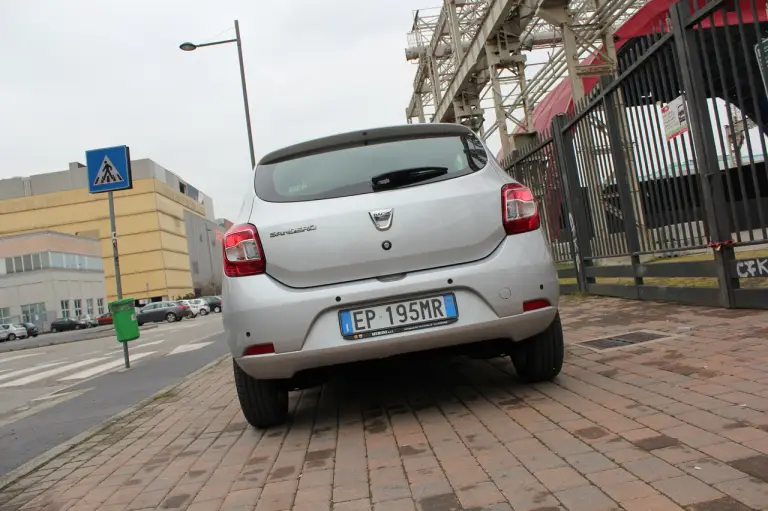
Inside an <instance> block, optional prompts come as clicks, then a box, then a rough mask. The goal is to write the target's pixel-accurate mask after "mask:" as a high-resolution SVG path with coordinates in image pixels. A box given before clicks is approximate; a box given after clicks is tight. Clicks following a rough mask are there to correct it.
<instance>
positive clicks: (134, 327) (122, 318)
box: [109, 298, 139, 342]
mask: <svg viewBox="0 0 768 511" xmlns="http://www.w3.org/2000/svg"><path fill="white" fill-rule="evenodd" d="M109 312H111V313H112V323H113V324H114V325H115V334H116V335H117V342H128V341H133V340H135V339H138V338H139V322H138V321H136V309H135V308H134V306H133V298H123V299H122V300H115V301H114V302H109Z"/></svg>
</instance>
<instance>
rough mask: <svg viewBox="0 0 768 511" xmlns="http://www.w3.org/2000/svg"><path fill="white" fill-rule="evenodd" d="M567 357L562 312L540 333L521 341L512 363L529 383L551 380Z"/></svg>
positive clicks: (521, 376) (520, 375)
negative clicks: (561, 319)
mask: <svg viewBox="0 0 768 511" xmlns="http://www.w3.org/2000/svg"><path fill="white" fill-rule="evenodd" d="M564 357H565V346H564V343H563V325H562V324H561V323H560V314H559V313H558V314H557V315H556V316H555V319H554V321H552V324H551V325H549V327H547V329H546V330H544V331H543V332H541V333H540V334H538V335H534V336H533V337H531V338H529V339H526V340H524V341H521V342H520V345H519V346H518V347H517V350H516V351H515V353H514V354H513V355H512V363H513V364H514V366H515V371H517V375H518V376H519V377H520V379H521V380H523V381H525V382H528V383H536V382H542V381H550V380H553V379H554V378H555V376H557V375H558V374H560V370H561V369H562V368H563V358H564Z"/></svg>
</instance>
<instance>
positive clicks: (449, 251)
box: [222, 124, 564, 427]
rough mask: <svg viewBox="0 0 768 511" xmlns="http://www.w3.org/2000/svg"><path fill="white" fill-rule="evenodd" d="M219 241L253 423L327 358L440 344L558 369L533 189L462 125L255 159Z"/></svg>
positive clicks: (344, 139)
mask: <svg viewBox="0 0 768 511" xmlns="http://www.w3.org/2000/svg"><path fill="white" fill-rule="evenodd" d="M252 179H253V180H254V181H253V187H252V188H251V191H249V192H248V194H247V196H246V198H245V201H246V203H247V204H249V205H251V207H249V208H244V209H243V210H242V212H241V215H240V216H239V217H238V218H237V222H235V225H234V226H233V227H231V228H230V229H229V230H228V231H227V233H226V235H225V240H224V274H225V276H224V282H223V295H222V296H223V298H226V300H227V310H226V311H224V312H223V320H224V328H225V331H226V338H227V343H228V345H229V349H230V352H231V354H232V357H233V362H234V363H233V370H234V378H235V384H236V388H237V394H238V397H239V401H240V406H241V408H242V411H243V414H244V416H245V418H246V420H247V421H248V422H249V423H250V424H252V425H253V426H256V427H267V426H272V425H277V424H281V423H283V422H284V421H285V420H286V417H287V413H288V392H289V391H291V390H295V389H301V388H306V387H307V386H309V385H311V384H312V382H313V381H315V380H316V379H315V378H314V377H315V376H318V375H322V374H324V373H326V372H327V371H323V369H324V368H327V367H328V366H333V365H337V364H343V363H347V362H355V361H363V360H371V359H378V358H384V357H389V356H394V355H399V354H402V353H408V352H416V351H426V350H431V349H435V348H452V349H459V351H460V352H465V353H473V354H477V355H482V356H486V357H493V356H501V355H505V356H506V355H509V356H510V357H511V359H512V362H513V364H514V367H515V369H516V370H517V374H518V376H519V377H520V379H522V380H524V381H528V382H541V381H547V380H551V379H553V378H554V377H555V376H557V374H558V373H559V372H560V370H561V368H562V364H563V352H564V348H563V332H562V327H561V324H560V319H559V315H558V300H559V283H558V279H557V272H556V269H555V265H554V262H553V260H552V256H551V254H550V248H549V244H548V242H547V240H546V238H545V236H544V234H543V232H542V230H541V229H540V217H539V209H538V206H537V203H536V200H535V199H534V197H533V194H532V192H531V190H530V189H528V188H527V187H526V186H524V185H523V184H521V183H519V182H517V181H515V180H514V179H513V178H512V177H510V176H509V175H508V174H507V173H506V172H504V170H503V169H502V168H501V167H500V165H499V164H498V163H497V161H496V159H495V158H494V157H493V155H492V154H491V152H490V151H489V150H488V149H487V148H486V147H485V145H484V144H483V143H482V142H481V140H480V139H479V138H478V137H477V136H476V135H475V134H474V133H473V132H472V131H471V130H470V129H468V128H466V127H464V126H461V125H458V124H414V125H407V126H397V127H390V128H378V129H371V130H366V131H358V132H354V133H346V134H341V135H335V136H331V137H326V138H322V139H318V140H312V141H309V142H305V143H301V144H298V145H294V146H291V147H287V148H284V149H280V150H278V151H275V152H272V153H270V154H267V155H266V156H264V157H263V158H262V159H261V161H260V162H259V164H258V165H257V167H256V170H255V173H254V176H253V178H252Z"/></svg>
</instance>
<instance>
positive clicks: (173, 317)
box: [165, 312, 179, 323]
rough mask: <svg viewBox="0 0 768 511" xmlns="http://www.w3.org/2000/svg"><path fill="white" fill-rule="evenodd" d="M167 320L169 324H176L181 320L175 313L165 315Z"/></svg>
mask: <svg viewBox="0 0 768 511" xmlns="http://www.w3.org/2000/svg"><path fill="white" fill-rule="evenodd" d="M165 320H166V321H167V322H168V323H174V322H176V321H179V319H178V318H177V317H176V314H174V313H173V312H169V313H168V314H166V315H165Z"/></svg>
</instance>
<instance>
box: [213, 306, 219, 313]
mask: <svg viewBox="0 0 768 511" xmlns="http://www.w3.org/2000/svg"><path fill="white" fill-rule="evenodd" d="M213 312H221V307H220V306H218V305H217V306H216V307H214V308H213Z"/></svg>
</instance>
